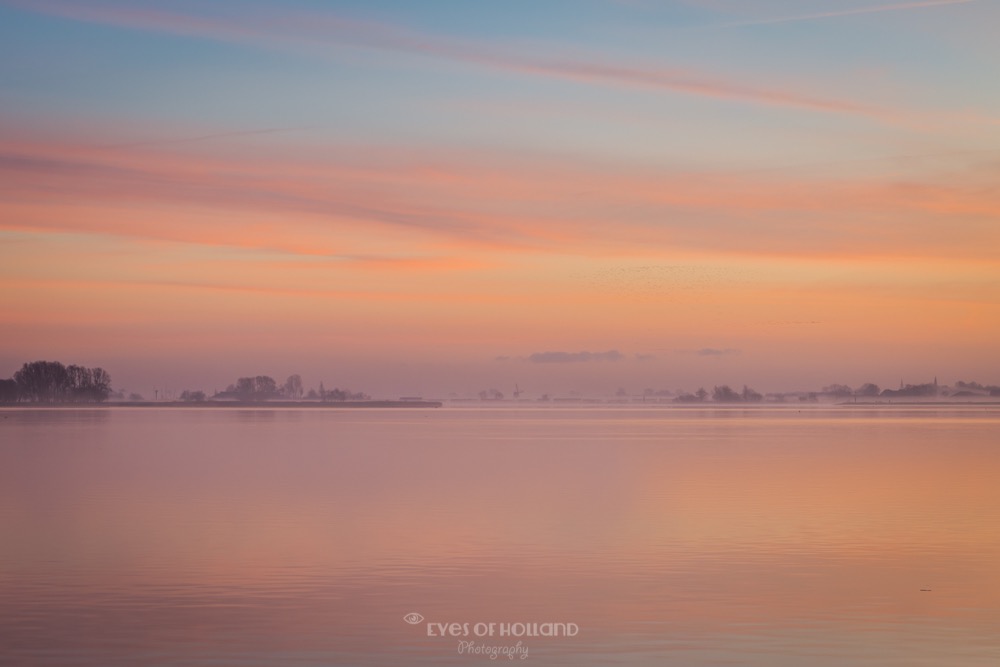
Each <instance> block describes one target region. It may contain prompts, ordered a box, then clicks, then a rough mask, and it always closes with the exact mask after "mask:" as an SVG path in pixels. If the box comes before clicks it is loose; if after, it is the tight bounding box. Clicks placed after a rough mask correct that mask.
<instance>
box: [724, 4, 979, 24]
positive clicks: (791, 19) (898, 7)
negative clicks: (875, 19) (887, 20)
mask: <svg viewBox="0 0 1000 667" xmlns="http://www.w3.org/2000/svg"><path fill="white" fill-rule="evenodd" d="M978 1H979V0H923V1H922V2H900V3H896V4H892V5H875V6H873V7H856V8H854V9H842V10H839V11H833V12H817V13H814V14H797V15H794V16H778V17H774V18H769V19H757V20H749V21H737V22H735V23H727V24H726V25H727V26H733V27H735V26H749V25H771V24H775V23H795V22H798V21H818V20H821V19H831V18H840V17H842V16H856V15H858V14H878V13H881V12H898V11H905V10H909V9H924V8H928V7H943V6H946V5H967V4H969V3H972V2H978Z"/></svg>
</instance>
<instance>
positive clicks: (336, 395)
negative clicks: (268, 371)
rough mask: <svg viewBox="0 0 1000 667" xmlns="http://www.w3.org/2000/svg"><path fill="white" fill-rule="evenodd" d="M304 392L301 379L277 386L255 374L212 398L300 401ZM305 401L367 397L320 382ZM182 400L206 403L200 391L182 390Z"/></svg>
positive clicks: (359, 399) (265, 377)
mask: <svg viewBox="0 0 1000 667" xmlns="http://www.w3.org/2000/svg"><path fill="white" fill-rule="evenodd" d="M303 394H305V390H304V388H303V386H302V377H301V376H299V375H297V374H296V375H290V376H288V379H287V380H285V383H284V384H282V385H279V384H278V383H277V382H276V381H275V379H274V378H272V377H271V376H269V375H256V376H253V377H241V378H239V379H238V380H236V382H235V383H234V384H231V385H229V386H228V387H226V390H225V391H223V392H219V393H218V394H216V395H215V396H213V398H216V399H236V400H238V401H268V400H272V399H285V400H300V399H302V398H303ZM305 398H306V399H308V400H313V401H316V400H318V401H365V400H369V399H370V398H371V396H369V395H368V394H365V393H362V392H352V391H351V390H350V389H332V390H329V391H328V390H327V389H326V388H325V387H324V386H323V383H322V382H320V383H319V391H317V390H315V389H310V390H309V393H308V394H305ZM181 400H182V401H190V402H200V401H204V400H206V398H205V393H204V392H202V391H184V392H183V393H181Z"/></svg>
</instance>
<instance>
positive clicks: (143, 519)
mask: <svg viewBox="0 0 1000 667" xmlns="http://www.w3.org/2000/svg"><path fill="white" fill-rule="evenodd" d="M94 413H98V414H100V415H102V416H100V417H95V416H94ZM42 415H44V417H42ZM5 416H8V417H10V419H7V420H4V421H3V422H2V426H0V428H2V429H3V432H4V435H5V437H4V442H5V443H6V444H4V445H3V446H2V448H0V459H2V460H0V464H2V465H0V471H2V472H0V479H2V482H3V484H2V486H0V527H2V528H3V531H2V532H3V534H4V535H6V536H10V537H11V538H12V539H5V540H4V541H3V544H2V545H0V563H2V566H3V567H2V568H0V571H2V572H3V573H4V574H3V575H2V577H3V579H2V580H0V581H2V582H3V586H4V588H5V590H6V595H5V596H4V597H5V602H4V603H0V604H2V616H0V632H3V634H4V635H6V638H7V639H13V640H15V644H16V645H18V646H21V648H22V649H23V650H25V651H28V653H25V655H35V654H34V653H31V651H40V650H42V647H43V646H50V645H51V643H52V642H55V644H56V645H58V644H60V643H61V644H62V645H64V646H65V647H66V648H67V650H69V651H71V652H73V651H84V652H86V651H90V654H91V655H92V656H100V655H101V654H102V652H105V653H107V652H111V654H114V655H121V656H124V655H133V656H134V652H135V651H138V650H147V649H148V650H152V651H157V650H159V651H167V652H168V653H169V652H171V651H181V652H182V653H184V652H185V651H186V653H184V654H185V655H186V656H187V657H192V656H195V655H200V653H199V652H200V651H203V650H205V651H208V650H210V651H217V652H221V653H220V654H223V655H224V654H227V652H231V651H235V652H237V653H239V652H240V651H251V652H253V651H263V653H264V654H270V655H273V652H274V651H276V650H277V649H276V648H275V647H277V646H283V647H285V648H287V649H288V650H290V651H291V653H290V654H288V655H286V656H285V657H286V658H290V656H292V654H294V653H295V652H296V651H297V650H299V649H302V648H308V649H309V651H315V652H316V653H315V655H314V657H313V658H309V657H308V656H303V655H299V656H298V657H297V658H295V660H298V661H299V662H301V663H302V664H328V663H329V660H327V659H326V658H323V657H322V656H326V657H327V658H328V657H329V656H330V655H346V654H347V653H349V652H350V651H356V652H357V655H358V656H366V657H367V658H370V659H371V660H362V659H360V658H359V661H360V662H371V661H374V662H376V663H379V662H382V663H384V664H392V663H393V660H392V658H391V656H393V655H394V656H395V658H396V659H397V660H398V659H399V658H400V657H401V654H406V655H409V656H410V657H413V658H414V659H422V658H420V656H424V657H426V659H427V660H428V661H430V662H433V661H434V656H435V655H436V656H437V657H438V658H439V659H442V658H448V659H449V660H450V659H452V658H451V657H449V656H450V655H451V653H450V652H451V651H453V650H454V647H452V646H451V644H450V643H448V644H447V650H445V644H442V642H444V641H445V640H444V639H440V638H435V639H431V638H427V637H426V636H424V635H421V634H420V628H417V630H416V633H417V634H414V632H415V631H414V629H413V628H411V627H409V626H407V625H406V624H405V623H402V621H401V619H402V616H403V615H404V614H406V613H408V612H410V611H418V612H419V613H421V614H422V615H423V616H425V617H427V618H428V619H435V620H440V621H445V620H449V621H450V620H456V621H476V620H480V619H486V620H491V619H492V620H498V621H510V620H525V621H543V620H552V621H573V622H576V623H578V624H580V626H581V627H582V628H584V631H583V632H582V633H581V636H579V637H576V638H572V639H570V638H564V639H560V640H555V639H546V640H545V641H544V642H543V640H542V639H541V638H535V639H534V640H533V641H532V644H533V645H534V646H535V648H536V649H537V652H536V655H535V656H533V658H536V659H538V658H539V657H540V656H541V655H548V656H549V658H550V659H552V660H556V656H563V657H565V658H566V659H567V660H569V657H568V656H570V655H575V656H576V658H578V659H580V660H582V659H583V658H584V657H586V656H593V655H597V654H603V655H605V656H607V655H610V654H612V653H615V654H617V655H619V656H621V655H625V654H630V655H634V656H636V660H637V661H639V662H636V664H642V662H641V660H640V658H641V657H642V656H645V657H647V658H648V657H649V656H651V655H654V656H661V657H663V656H669V655H673V654H674V653H676V652H681V653H682V654H683V655H685V656H687V657H688V659H690V660H691V663H690V664H714V663H713V662H712V661H713V660H718V659H722V658H724V657H725V656H726V655H728V656H729V657H730V658H732V656H733V655H735V654H739V655H746V652H748V651H749V652H751V653H752V652H753V651H758V652H760V656H761V660H760V661H758V662H753V661H752V660H753V659H750V660H751V662H749V663H744V664H779V663H775V662H774V659H775V658H776V656H782V655H786V654H788V655H791V654H795V655H799V656H800V657H802V656H803V655H808V656H812V657H817V656H827V657H830V659H831V660H833V657H831V656H840V658H841V659H846V658H851V659H855V658H856V659H858V660H862V659H863V660H865V661H868V662H867V663H866V664H876V662H875V659H876V657H877V656H881V657H882V658H885V657H887V656H889V657H891V656H896V657H900V656H904V657H905V656H911V657H915V656H922V655H923V656H926V655H930V656H934V655H944V654H945V653H946V652H947V651H949V650H952V649H953V647H954V646H955V644H956V642H960V643H962V644H963V645H964V646H966V647H967V648H966V649H963V650H966V651H967V652H971V653H970V654H969V656H967V657H969V659H970V661H968V662H963V663H962V664H979V663H978V662H977V660H979V657H981V656H985V655H987V653H988V649H990V648H991V647H992V648H996V645H995V643H994V644H992V645H991V644H990V643H989V642H990V641H992V640H990V639H989V637H991V636H992V635H991V632H990V630H989V628H990V627H991V624H993V626H992V627H995V623H996V621H997V620H1000V576H998V575H997V574H996V570H995V567H994V564H995V562H997V559H998V558H1000V536H998V534H997V531H996V530H995V528H994V527H995V526H996V525H1000V521H998V520H1000V516H998V515H1000V485H997V484H996V481H997V480H998V479H1000V457H998V456H997V455H996V453H995V452H994V451H993V444H992V443H993V442H994V441H995V438H996V433H997V431H998V427H1000V415H998V414H996V413H990V414H986V415H984V414H982V413H975V414H967V413H963V412H957V413H950V414H945V415H939V416H937V417H928V416H927V415H921V416H920V417H918V418H912V419H911V418H909V416H908V415H906V414H902V413H893V414H891V415H879V414H872V413H865V412H850V413H843V412H840V413H822V414H821V413H809V414H808V415H807V416H805V417H803V416H800V415H799V414H798V413H792V412H784V413H766V412H757V413H753V414H743V415H738V416H734V415H730V414H726V415H723V416H720V415H716V414H714V413H698V412H673V411H667V412H666V413H657V412H641V413H638V414H633V413H630V412H622V413H616V412H605V413H601V414H596V415H595V414H580V413H578V412H565V411H557V412H545V411H523V412H522V411H518V412H497V411H488V412H486V413H480V412H474V411H447V410H443V411H432V412H423V411H412V412H406V411H388V412H384V413H382V412H380V413H379V414H377V415H374V414H371V413H359V412H353V411H342V412H326V411H324V412H316V411H269V410H263V411H261V410H257V411H238V410H218V411H216V410H212V411H162V410H161V411H60V412H53V413H48V412H44V413H43V412H41V411H13V412H10V411H7V412H5ZM921 589H932V590H930V591H922V590H921ZM111 621H114V623H112V624H110V625H109V623H110V622H111ZM421 627H422V626H421ZM123 628H130V629H131V631H134V632H136V633H138V636H130V637H129V638H128V639H127V640H126V639H125V638H123V637H122V636H121V631H122V629H123ZM192 633H193V635H192ZM181 634H183V635H184V637H185V639H184V641H183V642H181V644H182V645H188V644H189V645H188V648H186V649H185V648H183V647H181V648H178V647H177V646H176V645H175V644H174V643H173V642H174V641H175V640H177V639H178V637H179V635H181ZM141 637H145V638H146V639H141ZM374 641H377V642H378V644H377V645H378V647H379V648H376V647H375V645H374V644H372V643H366V642H374ZM448 641H449V642H450V640H448ZM190 642H194V643H190ZM185 643H187V644H185ZM546 646H547V647H548V650H549V653H548V654H545V653H544V651H543V650H542V649H544V648H545V647H546ZM977 646H978V647H979V648H978V650H979V652H978V653H977V652H976V651H977V648H976V647H977ZM84 649H86V650H84ZM46 650H48V649H46ZM309 651H307V653H308V652H309ZM408 651H411V652H412V653H407V652H408ZM342 652H347V653H342ZM310 655H313V654H312V653H310ZM852 656H853V657H852ZM35 657H36V658H37V657H38V656H37V655H35ZM56 657H57V656H55V654H52V655H50V658H51V660H50V661H49V662H46V661H44V660H43V661H41V662H39V663H38V664H56V663H57V662H58V660H56ZM63 657H65V656H63ZM244 657H245V656H244ZM765 657H767V658H768V659H767V660H765V659H764V658H765ZM314 658H315V661H313V662H311V660H313V659H314ZM560 659H562V658H560ZM622 659H623V660H624V658H622ZM643 659H644V658H643ZM324 660H326V662H324ZM810 660H811V659H810ZM699 661H701V662H699ZM98 662H100V661H99V660H97V658H96V657H95V659H94V661H93V663H92V664H97V663H98ZM293 662H294V660H293ZM334 662H336V661H334ZM626 662H627V660H626ZM552 664H554V663H552ZM686 664H687V663H686ZM789 664H792V663H789ZM830 664H834V663H833V662H831V663H830ZM983 664H985V662H984V663H983Z"/></svg>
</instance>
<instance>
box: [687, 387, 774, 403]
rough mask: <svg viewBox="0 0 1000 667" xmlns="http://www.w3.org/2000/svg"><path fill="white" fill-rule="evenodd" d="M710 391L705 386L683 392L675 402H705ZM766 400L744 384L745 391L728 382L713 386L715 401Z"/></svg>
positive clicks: (754, 401) (744, 401) (752, 401)
mask: <svg viewBox="0 0 1000 667" xmlns="http://www.w3.org/2000/svg"><path fill="white" fill-rule="evenodd" d="M708 395H709V394H708V392H707V391H706V390H705V388H704V387H702V388H700V389H699V390H698V391H696V392H694V393H693V394H681V395H680V396H678V397H677V398H675V399H674V402H675V403H704V402H705V401H707V400H708ZM762 400H764V396H763V395H762V394H761V393H759V392H757V391H754V390H753V389H751V388H750V387H748V386H746V385H743V391H736V390H734V389H733V388H732V387H730V386H729V385H728V384H724V385H720V386H717V387H712V401H714V402H715V403H757V402H759V401H762Z"/></svg>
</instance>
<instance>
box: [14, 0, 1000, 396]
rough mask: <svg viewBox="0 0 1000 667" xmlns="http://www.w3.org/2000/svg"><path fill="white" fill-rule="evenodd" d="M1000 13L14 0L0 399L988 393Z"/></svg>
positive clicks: (746, 3) (854, 5)
mask: <svg viewBox="0 0 1000 667" xmlns="http://www.w3.org/2000/svg"><path fill="white" fill-rule="evenodd" d="M998 24H1000V2H996V0H926V1H916V2H905V1H896V2H892V1H891V0H794V1H793V0H531V1H524V0H507V1H505V2H472V1H457V0H439V1H431V0H429V1H427V2H404V1H396V2H390V1H378V0H372V1H364V2H360V1H359V2H346V1H345V2H334V1H328V2H321V1H318V0H314V1H310V0H289V1H285V2H280V3H279V2H264V1H261V0H241V1H240V2H235V1H232V0H219V1H217V2H212V3H204V2H195V1H194V0H173V1H165V0H164V1H152V0H133V1H128V2H126V1H124V0H95V1H90V0H0V332H2V340H3V344H2V346H0V377H9V376H10V375H12V374H13V373H14V372H15V371H16V370H17V369H18V368H20V366H21V364H22V363H24V362H27V361H32V360H36V359H45V360H59V361H62V362H64V363H66V364H70V363H76V364H80V365H85V366H101V367H103V368H105V369H106V370H107V371H108V372H109V373H110V374H111V377H112V380H113V383H114V385H115V388H117V389H124V390H125V391H128V392H132V391H135V392H137V393H140V394H143V395H145V396H147V397H152V396H153V395H154V392H156V393H157V394H159V392H161V391H163V392H180V391H181V390H183V389H192V390H196V389H203V390H206V391H209V392H211V391H214V390H219V389H224V388H225V386H226V385H228V384H230V383H232V382H235V380H236V378H238V377H240V376H246V375H270V376H272V377H275V378H276V379H278V381H279V382H281V381H282V380H283V379H284V378H285V377H287V376H288V375H290V374H292V373H298V374H300V375H301V376H302V379H303V381H304V384H305V386H306V387H307V388H308V387H316V386H318V384H319V383H320V382H321V381H322V382H323V383H324V384H325V386H326V387H327V388H332V387H348V388H350V389H353V390H355V391H365V392H367V393H369V394H372V395H375V396H382V397H395V396H397V395H419V396H425V397H432V396H434V397H448V396H453V395H454V396H474V395H476V394H477V393H478V392H479V391H480V390H483V389H490V388H497V389H498V390H500V391H501V392H503V393H505V394H506V395H508V396H510V395H511V394H512V393H513V391H514V389H515V387H520V388H521V390H522V391H523V392H524V393H523V396H524V397H537V396H540V395H541V394H543V393H548V394H552V395H562V394H566V393H568V392H573V391H577V392H582V393H585V394H596V395H602V394H608V393H612V392H614V391H615V390H617V389H618V388H624V389H626V391H628V392H629V393H633V394H637V393H640V392H642V391H643V390H644V389H645V388H653V389H666V390H671V391H678V390H687V391H693V390H695V389H697V388H698V387H700V386H705V387H708V388H711V387H712V386H714V385H719V384H730V385H732V386H734V387H741V386H742V385H744V384H748V385H750V386H752V387H754V388H756V389H757V390H759V391H764V392H767V391H787V390H809V389H817V388H819V387H821V386H823V385H827V384H831V383H842V384H847V385H850V386H854V387H856V386H859V385H860V384H862V383H865V382H874V383H876V384H880V385H881V386H883V387H895V386H898V384H899V382H901V381H903V382H906V383H914V384H916V383H922V382H929V381H932V380H933V378H934V377H938V378H939V379H940V381H941V382H942V383H946V382H954V381H956V380H978V381H981V382H984V383H1000V86H998V85H996V72H997V69H998V67H1000V43H998V42H997V40H996V39H995V32H996V30H995V27H996V25H998Z"/></svg>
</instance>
